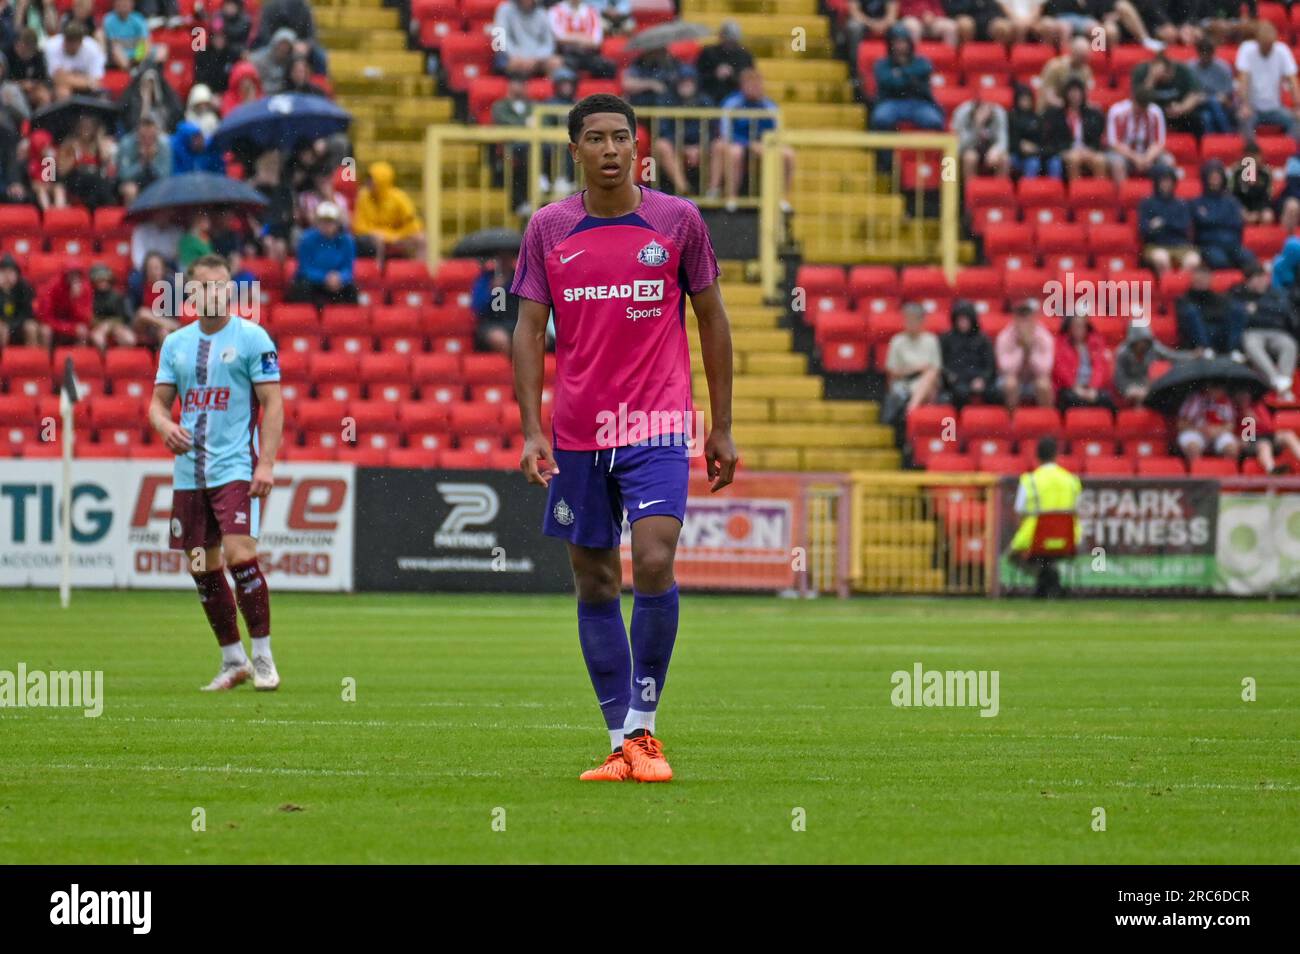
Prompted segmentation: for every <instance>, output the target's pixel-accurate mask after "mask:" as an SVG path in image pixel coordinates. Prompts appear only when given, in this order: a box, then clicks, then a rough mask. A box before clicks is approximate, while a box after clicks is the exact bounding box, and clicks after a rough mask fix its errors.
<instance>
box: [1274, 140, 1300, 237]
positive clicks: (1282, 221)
mask: <svg viewBox="0 0 1300 954" xmlns="http://www.w3.org/2000/svg"><path fill="white" fill-rule="evenodd" d="M1282 175H1283V180H1282V191H1281V192H1279V193H1278V194H1277V197H1276V198H1275V199H1274V200H1273V211H1274V212H1275V213H1277V220H1278V224H1279V225H1281V226H1282V228H1283V229H1284V230H1285V231H1286V233H1287V234H1288V235H1289V234H1291V233H1292V232H1294V231H1295V230H1296V229H1297V228H1300V155H1294V156H1289V157H1287V160H1286V165H1285V166H1283V169H1282Z"/></svg>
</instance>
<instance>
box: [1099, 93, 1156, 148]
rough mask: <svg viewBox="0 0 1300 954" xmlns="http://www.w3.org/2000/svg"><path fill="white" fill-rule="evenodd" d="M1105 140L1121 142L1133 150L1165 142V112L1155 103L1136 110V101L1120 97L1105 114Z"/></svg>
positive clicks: (1113, 143) (1112, 142) (1111, 142)
mask: <svg viewBox="0 0 1300 954" xmlns="http://www.w3.org/2000/svg"><path fill="white" fill-rule="evenodd" d="M1106 141H1107V142H1109V143H1110V144H1111V145H1112V146H1113V145H1115V144H1116V143H1123V144H1124V145H1125V146H1128V147H1129V148H1130V149H1132V150H1133V151H1134V152H1146V151H1147V149H1149V148H1150V147H1151V146H1152V145H1158V146H1161V147H1163V146H1164V144H1165V114H1164V113H1162V112H1161V111H1160V107H1159V106H1157V105H1155V103H1148V104H1147V108H1146V112H1145V113H1140V112H1138V108H1137V103H1135V102H1133V100H1131V99H1122V100H1120V101H1119V102H1118V103H1116V104H1115V105H1114V106H1112V107H1111V108H1110V112H1109V113H1107V114H1106Z"/></svg>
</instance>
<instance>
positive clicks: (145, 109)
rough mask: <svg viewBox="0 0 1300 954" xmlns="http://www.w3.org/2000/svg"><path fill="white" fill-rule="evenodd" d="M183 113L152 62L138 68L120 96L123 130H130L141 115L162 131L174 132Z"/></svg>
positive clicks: (175, 93)
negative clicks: (151, 117) (147, 115)
mask: <svg viewBox="0 0 1300 954" xmlns="http://www.w3.org/2000/svg"><path fill="white" fill-rule="evenodd" d="M184 112H185V107H184V105H183V104H182V103H181V98H180V95H179V94H178V93H177V92H176V90H174V89H172V86H171V84H170V83H168V82H167V81H166V80H165V79H164V78H163V74H162V70H161V68H160V67H159V66H158V65H157V64H155V63H153V62H149V63H146V64H144V65H142V66H140V67H139V68H138V69H137V70H136V71H135V74H134V75H133V76H132V78H131V82H130V84H129V85H128V86H127V88H126V89H125V90H124V91H123V92H122V128H123V129H134V128H135V127H136V125H137V124H139V122H140V117H141V116H143V115H144V114H145V113H152V114H153V115H154V117H155V118H157V120H158V124H159V125H160V126H162V128H163V129H164V130H170V129H175V128H176V124H177V123H178V122H180V121H181V117H182V115H183V114H184Z"/></svg>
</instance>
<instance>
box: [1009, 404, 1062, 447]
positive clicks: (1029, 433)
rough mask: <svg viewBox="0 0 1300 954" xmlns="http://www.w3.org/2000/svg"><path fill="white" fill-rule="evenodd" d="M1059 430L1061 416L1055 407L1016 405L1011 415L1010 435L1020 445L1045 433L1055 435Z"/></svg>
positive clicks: (1043, 435)
mask: <svg viewBox="0 0 1300 954" xmlns="http://www.w3.org/2000/svg"><path fill="white" fill-rule="evenodd" d="M1060 432H1061V416H1060V414H1058V413H1057V411H1056V409H1055V408H1050V407H1018V408H1016V410H1015V412H1014V413H1013V414H1012V415H1011V436H1012V437H1013V438H1014V439H1015V440H1017V441H1020V442H1021V446H1022V447H1024V446H1026V445H1029V446H1030V447H1032V442H1034V441H1036V440H1038V438H1040V437H1045V436H1047V435H1049V434H1050V435H1053V436H1057V435H1059V434H1060Z"/></svg>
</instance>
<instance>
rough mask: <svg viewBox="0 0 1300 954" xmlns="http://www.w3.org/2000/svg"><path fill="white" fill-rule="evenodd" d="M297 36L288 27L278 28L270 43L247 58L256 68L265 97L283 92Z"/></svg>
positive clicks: (286, 83) (287, 81) (287, 79)
mask: <svg viewBox="0 0 1300 954" xmlns="http://www.w3.org/2000/svg"><path fill="white" fill-rule="evenodd" d="M297 42H298V37H297V35H295V34H294V32H293V31H292V30H290V29H289V28H288V27H280V29H278V30H276V31H275V35H274V36H272V37H271V42H270V43H269V44H267V45H266V46H264V47H263V48H262V49H260V50H258V51H257V52H255V53H254V54H252V56H250V57H249V58H248V61H249V62H250V63H252V64H253V65H254V66H256V67H257V75H258V78H259V79H261V81H262V92H263V93H264V94H265V95H267V96H274V95H275V94H276V93H282V92H284V89H285V86H287V85H288V83H289V67H290V66H291V65H292V64H293V49H294V46H295V44H297Z"/></svg>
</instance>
